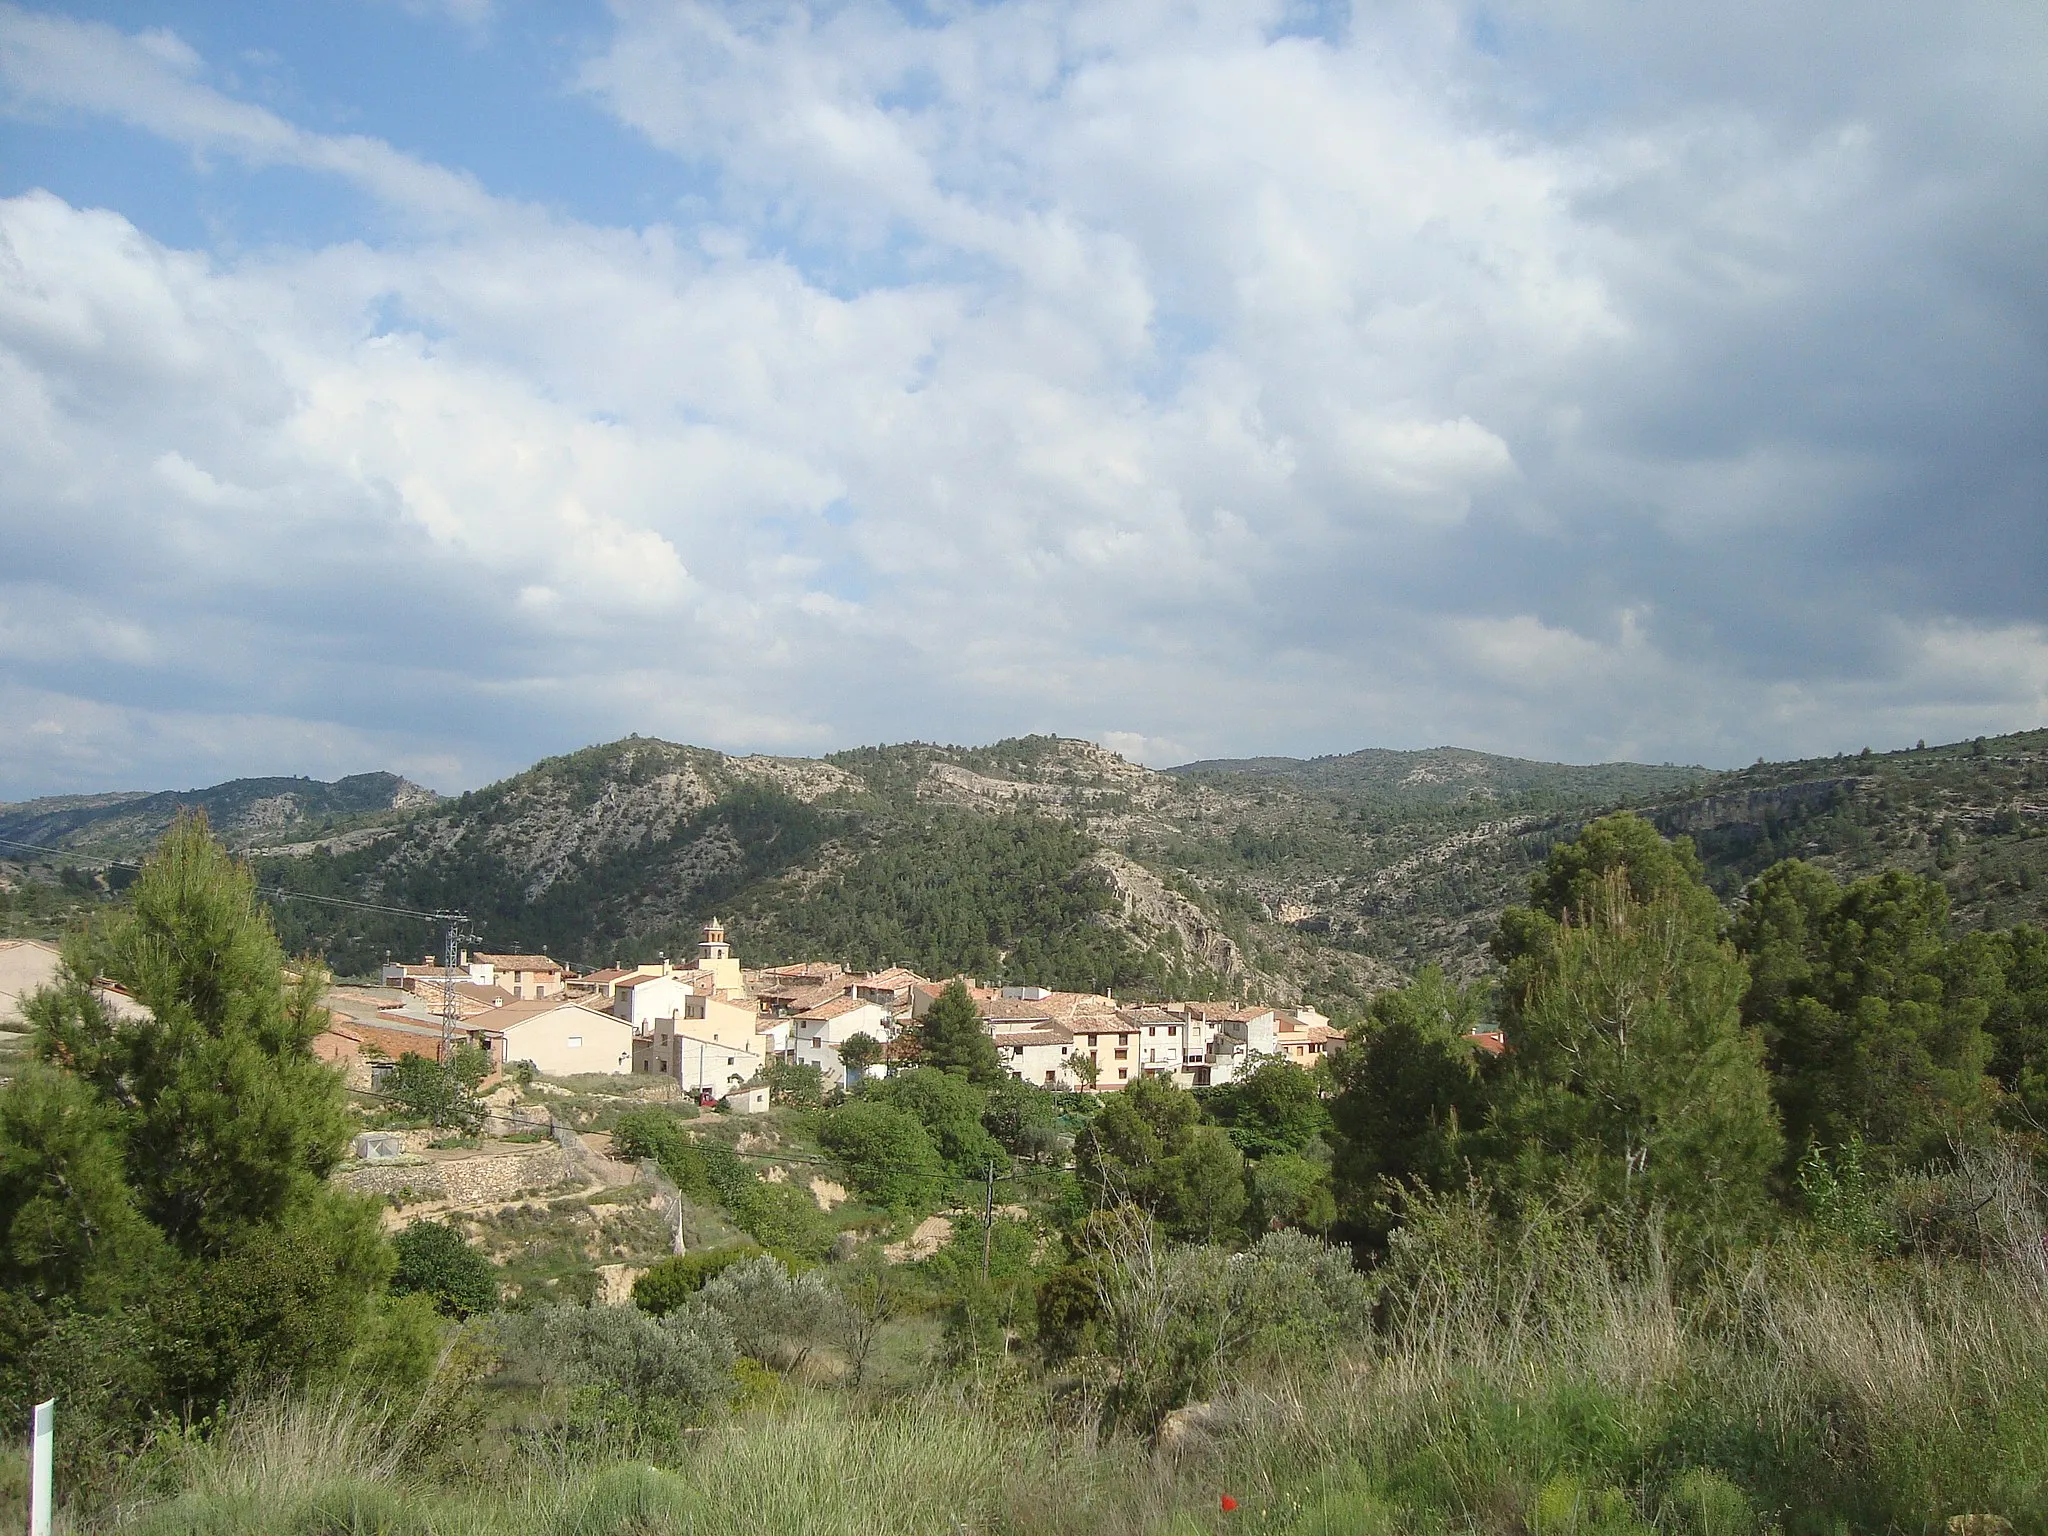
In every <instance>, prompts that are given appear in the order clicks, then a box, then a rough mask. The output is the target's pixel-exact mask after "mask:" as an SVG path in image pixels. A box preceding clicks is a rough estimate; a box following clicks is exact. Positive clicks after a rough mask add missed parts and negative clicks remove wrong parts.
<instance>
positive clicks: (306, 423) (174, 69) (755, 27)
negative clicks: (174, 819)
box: [0, 0, 2048, 792]
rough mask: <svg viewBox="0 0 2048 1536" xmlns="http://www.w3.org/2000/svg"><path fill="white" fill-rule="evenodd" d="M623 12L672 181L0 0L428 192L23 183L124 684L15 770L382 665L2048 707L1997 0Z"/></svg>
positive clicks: (1563, 698)
mask: <svg viewBox="0 0 2048 1536" xmlns="http://www.w3.org/2000/svg"><path fill="white" fill-rule="evenodd" d="M613 14H614V17H615V25H614V30H613V32H612V34H611V35H610V36H609V38H608V39H607V40H606V41H605V42H604V43H603V45H602V46H601V47H600V48H599V49H598V50H597V51H596V52H595V53H594V54H593V55H592V56H590V57H588V58H587V59H584V60H582V61H581V62H580V63H577V64H574V65H573V66H571V67H572V68H573V71H574V74H573V81H572V82H571V83H572V85H573V88H574V89H575V90H577V91H578V92H580V93H581V95H582V98H583V99H584V100H585V101H586V102H588V103H590V104H592V105H593V106H594V107H596V108H597V109H600V110H602V111H605V112H608V113H611V114H613V115H614V117H615V118H616V121H617V122H618V123H620V124H621V125H623V126H624V127H625V128H626V129H628V130H630V131H631V132H633V133H636V134H638V135H641V136H642V137H643V138H644V139H645V140H646V141H647V142H648V143H649V144H652V145H654V146H656V147H657V148H658V150H659V151H660V152H662V153H664V154H667V155H670V156H673V157H676V158H677V159H679V160H682V161H686V162H688V163H689V164H691V165H693V166H696V167H698V168H700V169H701V171H702V172H703V175H704V182H703V187H704V192H703V195H702V197H701V199H700V200H699V201H697V202H694V203H692V204H691V205H689V206H688V207H685V208H677V209H672V210H669V211H667V212H666V213H664V214H663V215H661V216H659V217H656V218H653V219H651V220H649V221H648V222H646V223H644V224H642V225H640V226H638V227H633V228H623V227H598V226H595V225H591V224H587V223H581V222H578V221H575V220H572V219H569V218H567V217H565V216H562V215H559V214H553V213H549V212H546V211H545V210H543V209H541V208H538V207H535V206H530V205H526V204H520V203H515V202H512V201H510V200H508V199H505V198H503V197H500V196H498V195H496V194H494V193H493V192H492V191H490V190H489V189H488V188H486V187H484V186H482V185H481V184H479V183H478V182H477V181H476V180H475V179H474V178H473V177H471V176H470V175H468V174H467V173H466V172H464V171H463V170H462V169H461V168H460V167H459V165H457V166H452V167H451V166H448V165H443V164H439V163H436V162H435V161H434V160H433V159H431V158H429V157H428V156H427V155H426V154H425V153H424V152H421V153H407V152H401V151H399V150H397V149H395V148H393V147H392V146H391V145H390V144H388V143H386V142H384V141H383V140H381V139H378V138H375V137H372V136H370V135H368V134H355V135H333V134H322V133H317V132H314V131H311V130H309V129H306V128H303V127H301V126H299V125H297V124H295V123H293V122H291V121H289V120H288V119H287V118H285V117H283V116H280V115H279V114H278V113H276V112H274V111H273V110H271V109H270V108H268V107H259V106H255V105H252V104H250V103H247V102H244V101H242V100H240V99H238V98H236V97H235V96H233V95H232V94H230V93H229V92H227V91H226V90H224V89H222V88H221V87H220V86H219V85H218V84H217V83H215V76H214V74H213V70H212V66H211V64H210V62H209V60H208V59H207V58H205V57H203V56H202V55H201V54H200V53H198V52H197V51H195V50H194V49H193V48H192V47H191V46H190V45H189V44H188V43H186V42H185V41H184V40H182V39H181V38H179V37H177V36H175V35H173V34H171V33H167V32H146V33H125V32H122V31H120V30H118V29H116V28H112V27H108V26H105V25H101V24H96V23H83V22H77V21H72V20H69V19H66V18H59V17H54V16H51V15H47V14H44V13H39V12H31V11H24V10H19V9H12V8H9V9H0V90H4V92H5V96H4V104H5V109H6V110H8V111H10V112H12V113H15V114H17V115H22V114H30V115H38V116H43V117H49V116H51V115H53V114H54V115H55V116H56V117H58V118H61V117H63V116H64V115H65V114H73V115H82V116H88V117H101V118H106V119H110V120H113V121H116V122H120V123H124V124H127V125H129V126H130V127H131V128H133V129H134V130H135V131H137V132H139V133H144V134H149V135H154V136H156V137H158V138H161V139H163V140H166V141H168V142H171V143H174V144H177V145H180V146H183V147H185V148H186V149H189V150H190V151H191V152H192V153H193V154H194V155H196V156H202V157H206V158H208V159H209V160H213V159H221V160H225V161H231V162H233V163H235V164H238V165H243V166H248V167H280V166H284V167H293V168H296V169H298V170H301V171H308V172H312V173H314V174H316V175H320V176H324V177H331V178H334V179H335V180H337V181H339V182H341V183H345V184H347V185H349V186H351V187H353V188H356V189H357V190H359V191H360V192H362V193H364V194H366V195H367V196H368V197H370V198H372V199H375V200H377V202H378V203H379V204H380V205H381V207H382V209H383V210H384V213H385V215H386V217H387V218H388V219H389V221H390V222H389V224H388V225H384V226H380V227H379V228H378V229H377V230H376V231H374V232H368V231H366V232H365V234H364V236H363V238H360V239H355V240H349V241H345V242H338V243H337V242H318V241H306V242H303V243H301V244H298V245H294V244H292V243H290V242H289V241H281V242H277V243H273V244H272V245H270V246H267V247H266V248H264V249H262V250H259V251H239V250H199V249H175V248H171V247H169V246H166V245H165V244H163V243H161V242H159V241H157V240H154V239H152V238H150V237H149V236H148V235H146V234H145V233H144V232H143V231H142V230H141V229H139V228H138V227H136V225H135V224H133V223H131V222H130V221H129V219H128V218H126V217H124V216H123V214H122V213H121V212H120V211H118V210H114V209H101V208H89V207H82V206H76V205H74V204H73V203H72V202H70V201H67V200H66V199H64V198H63V197H60V196H58V195H56V194H54V193H52V192H29V193H26V194H23V195H21V196H18V197H15V198H13V199H11V200H8V201H5V202H0V452H4V453H5V454H6V456H7V462H8V463H9V465H10V468H11V473H10V475H9V476H8V477H7V478H6V481H5V482H4V483H0V532H4V534H5V536H6V539H7V544H8V547H9V550H10V560H9V562H8V564H9V567H10V569H9V570H7V571H6V572H0V654H4V655H5V656H6V657H7V658H8V661H7V665H8V666H9V667H10V668H11V669H13V671H14V673H15V675H16V677H17V678H18V680H19V684H20V686H22V687H25V688H29V689H32V690H34V691H35V698H36V700H38V701H39V702H37V704H36V706H35V707H36V710H37V711H38V712H39V713H38V716H37V717H38V718H46V719H49V720H52V721H55V722H57V723H59V724H61V725H63V726H64V732H65V735H64V738H63V739H65V740H66V741H72V742H76V741H82V740H92V741H96V742H99V743H101V745H100V746H97V747H94V748H93V749H92V751H93V752H94V753H97V754H98V755H97V756H92V755H91V754H90V753H88V754H87V755H85V756H78V755H72V756H62V755H52V754H50V753H44V754H43V755H41V756H38V755H37V753H36V749H35V748H34V747H33V746H27V747H21V748H19V749H18V751H17V753H16V755H15V756H14V757H13V758H12V759H11V760H10V761H9V762H7V763H4V764H0V786H5V785H9V784H12V785H14V786H17V788H20V787H28V786H34V787H41V788H56V787H62V786H68V785H73V784H75V783H79V782H82V780H81V779H80V778H79V776H80V775H85V777H88V778H90V777H92V775H93V774H97V775H99V776H100V777H98V778H93V782H95V783H97V782H102V781H105V782H112V781H113V779H109V778H107V777H106V776H107V775H112V776H113V778H119V764H120V763H121V762H122V761H123V760H124V759H123V757H122V753H123V752H128V753H130V754H132V760H133V761H135V762H138V763H140V762H149V763H169V762H171V761H174V760H175V759H176V754H177V753H178V752H180V751H187V750H193V749H192V748H190V746H189V743H191V742H192V741H193V740H195V739H196V738H197V735H198V734H201V733H203V728H199V727H193V728H189V729H188V727H187V726H185V725H182V724H177V723H176V722H189V721H214V720H222V721H235V722H250V721H257V722H268V723H266V724H262V725H260V726H258V725H249V724H246V723H244V724H237V725H234V726H232V727H228V728H224V729H223V732H222V738H223V739H224V740H229V741H238V742H243V743H272V744H280V743H283V744H288V743H289V742H291V741H292V740H295V739H305V740H314V739H317V740H319V741H320V742H322V743H324V744H325V745H323V746H322V747H321V749H320V750H322V751H326V752H329V753H342V754H344V755H345V754H346V753H347V752H349V751H361V752H364V753H373V752H383V751H389V750H392V748H391V745H390V744H391V742H392V740H393V739H394V738H393V737H392V735H391V731H392V729H393V727H392V725H391V722H393V721H396V720H402V721H404V722H406V727H405V739H406V742H407V746H406V750H407V751H408V752H410V753H412V754H414V756H415V758H416V759H417V760H420V761H428V760H432V761H437V762H444V763H445V762H448V761H455V762H459V763H461V764H462V765H463V767H462V769H461V772H462V773H463V774H464V775H482V774H487V773H490V772H495V771H500V770H503V769H508V768H512V767H517V766H520V765H521V764H523V763H524V762H526V761H529V760H530V759H531V758H533V757H534V756H537V755H539V753H540V752H542V751H544V750H554V749H558V748H562V747H568V746H573V745H575V744H578V743H579V742H581V741H584V740H589V739H596V738H599V737H604V736H613V735H619V734H623V733H624V732H626V731H628V730H642V731H659V732H662V733H665V734H670V735H676V736H681V737H684V738H686V739H691V740H698V741H702V742H705V743H706V744H709V745H717V746H726V747H734V748H749V747H765V748H772V749H777V750H790V751H815V750H821V749H826V748H829V747H832V746H837V745H845V744H849V743H853V742H858V741H868V740H875V739H881V738H890V737H895V738H901V737H905V736H922V737H937V738H941V739H953V740H963V739H973V738H986V737H990V736H994V735H1002V734H1011V733H1014V732H1017V731H1021V730H1031V729H1057V730H1063V731H1068V732H1073V733H1079V734H1093V735H1094V736H1095V737H1096V739H1099V740H1103V741H1105V742H1111V743H1120V744H1122V745H1121V746H1120V747H1119V750H1125V749H1127V750H1129V751H1130V752H1132V753H1134V754H1136V755H1138V756H1140V757H1142V758H1145V759H1147V760H1161V759H1165V758H1172V759H1184V758H1191V757H1199V756H1212V755H1243V754H1248V753H1253V752H1259V751H1272V750H1288V751H1340V750H1347V749H1351V748H1355V747H1358V746H1362V745H1369V744H1388V745H1421V744H1429V743H1434V742H1441V741H1460V742H1464V743H1467V744H1471V745H1476V746H1483V747H1489V748H1493V749H1497V750H1507V751H1519V752H1528V753H1536V754H1542V755H1556V756H1564V757H1574V758H1585V757H1598V756H1613V755H1636V756H1645V757H1651V758H1655V759H1667V758H1669V759H1680V758H1693V759H1706V760H1710V761H1716V762H1730V761H1741V760H1746V759H1747V758H1749V757H1751V756H1754V755H1755V754H1756V753H1758V752H1764V751H1769V752H1773V753H1780V752H1797V751H1817V750H1832V749H1834V748H1836V747H1838V746H1839V745H1841V744H1842V742H1844V741H1845V740H1850V739H1855V743H1856V744H1857V745H1860V744H1861V739H1862V738H1863V737H1865V736H1870V735H1875V736H1877V737H1879V740H1880V742H1881V741H1882V740H1886V739H1890V740H1900V739H1904V740H1910V739H1912V738H1913V737H1915V736H1920V735H1925V736H1928V737H1929V738H1930V739H1938V738H1939V737H1941V736H1943V735H1952V734H1969V733H1974V732H1976V731H1979V730H1989V729H1996V728H2003V727H2007V726H2013V725H2022V724H2029V723H2038V721H2039V718H2040V715H2041V712H2042V710H2043V708H2044V688H2043V684H2042V671H2041V666H2040V655H2041V647H2042V639H2041V637H2042V633H2043V625H2044V623H2048V612H2044V610H2043V606H2042V603H2043V600H2042V597H2041V590H2040V583H2039V573H2040V572H2041V571H2042V570H2044V569H2048V519H2044V518H2042V517H2041V516H2040V510H2041V508H2042V506H2043V505H2044V504H2048V445H2044V443H2043V442H2042V440H2041V438H2040V434H2039V432H2038V422H2039V421H2040V420H2041V419H2042V417H2043V415H2044V414H2048V412H2044V409H2043V408H2044V406H2048V301H2044V298H2043V294H2042V290H2041V289H2040V286H2039V284H2038V282H2036V281H2034V280H2033V278H2032V275H2031V269H2030V268H2028V266H2027V265H2026V263H2025V261H2024V260H2020V259H2017V258H2016V257H2015V255H2014V252H2016V251H2023V250H2027V249H2035V248H2038V241H2037V240H2036V239H2035V237H2037V236H2039V235H2040V234H2043V233H2048V231H2044V230H2043V229H2042V227H2041V226H2042V224H2043V222H2044V221H2043V218H2042V204H2043V201H2044V200H2043V199H2042V197H2041V195H2040V192H2039V188H2040V187H2041V186H2042V185H2048V176H2044V174H2043V172H2044V171H2048V110H2044V109H2043V108H2042V106H2041V103H2040V101H2039V100H2038V99H2037V93H2035V92H2031V91H2029V90H2027V89H2025V88H2024V87H2025V85H2026V82H2027V81H2028V80H2029V79H2034V80H2037V79H2038V74H2039V67H2040V65H2041V64H2043V63H2044V62H2048V38H2044V37H2043V36H2042V33H2041V29H2040V28H2039V27H2033V28H2029V27H2028V26H2026V25H2023V24H2019V23H2016V22H2014V21H2013V20H2012V19H2011V13H2010V12H2009V11H2006V10H2002V9H1999V8H1977V9H1972V8H1969V7H1964V8H1963V9H1961V10H1959V11H1956V12H1954V13H1953V14H1952V15H1949V16H1947V17H1946V18H1945V19H1944V20H1943V21H1942V23H1941V24H1940V25H1935V24H1934V23H1933V22H1931V21H1928V20H1926V19H1924V18H1922V19H1918V20H1916V19H1914V18H1913V17H1911V16H1907V15H1905V14H1904V12H1903V9H1902V10H1901V11H1900V12H1899V13H1897V14H1893V13H1886V14H1885V15H1884V16H1883V17H1882V18H1881V19H1880V22H1879V23H1878V24H1873V25H1872V26H1870V27H1868V28H1866V29H1863V30H1861V31H1860V32H1859V35H1858V36H1857V37H1856V38H1855V39H1854V40H1853V43H1849V44H1843V45H1841V46H1837V45H1836V41H1838V40H1835V41H1831V38H1830V35H1828V34H1825V33H1823V32H1820V31H1816V30H1815V28H1816V27H1818V25H1819V24H1818V23H1814V22H1809V21H1801V20H1793V19H1787V18H1786V17H1785V16H1783V15H1782V14H1780V13H1779V12H1777V11H1775V10H1771V9H1769V8H1756V9H1748V8H1743V7H1737V8H1736V9H1734V10H1733V11H1729V12H1727V13H1726V14H1725V15H1717V18H1716V22H1715V24H1714V26H1713V27H1709V28H1705V29H1704V30H1702V28H1701V26H1700V25H1698V24H1695V23H1694V22H1693V21H1692V20H1691V19H1689V18H1677V17H1673V18H1667V19H1665V20H1663V21H1657V20H1653V19H1651V18H1650V17H1648V16H1647V14H1646V13H1644V12H1642V11H1641V10H1640V9H1637V8H1628V7H1621V8H1611V7H1607V6H1604V5H1593V4H1584V5H1580V4H1573V5H1569V6H1565V7H1559V8H1551V7H1544V8H1540V9H1531V10H1526V11H1525V10H1522V9H1518V8H1516V7H1512V6H1510V7H1507V8H1503V9H1501V10H1499V11H1498V12H1493V11H1489V13H1488V15H1489V17H1490V18H1491V20H1490V21H1489V22H1488V23H1487V25H1486V26H1485V27H1482V26H1481V24H1480V21H1479V19H1478V18H1477V15H1476V13H1465V12H1460V11H1459V10H1457V9H1455V8H1443V7H1435V6H1420V5H1419V6H1415V7H1403V6H1396V7H1393V8H1388V9H1384V10H1377V11H1373V12H1370V13H1365V12H1361V13H1357V14H1354V15H1353V16H1352V17H1351V19H1350V21H1349V23H1348V25H1347V26H1345V27H1343V28H1340V29H1336V30H1334V31H1331V32H1330V33H1329V34H1328V35H1326V36H1314V37H1311V36H1303V35H1299V34H1298V32H1297V31H1295V30H1290V26H1289V25H1288V13H1286V12H1285V11H1284V10H1283V8H1281V7H1279V6H1278V5H1261V4H1253V3H1246V4H1216V5H1208V6H1202V7H1186V8H1178V9H1174V8H1165V7H1158V8H1154V7H1147V6H1134V7H1107V8H1105V7H1099V6H1092V7H1091V6H1080V5H1061V4H1043V5H1041V4H1008V5H995V6H987V7H975V8H966V9H959V10H951V9H948V10H944V11H941V12H937V13H933V14H932V15H930V16H925V17H922V18H921V19H911V18H907V17H906V16H905V15H904V14H903V13H901V12H900V11H898V10H897V9H895V8H891V7H886V6H881V5H876V4H866V3H860V0H852V3H845V4H836V5H819V6H803V5H796V4H777V5H764V6H732V7H717V6H708V5H697V4H671V3H658V0H620V3H619V4H617V5H616V6H615V8H614V13H613ZM484 20H485V21H487V22H488V34H489V37H490V38H492V39H495V38H499V37H501V36H503V34H504V33H505V31H506V29H507V28H509V27H510V26H511V25H512V24H513V23H512V19H511V18H510V16H509V15H494V16H490V17H486V18H484ZM481 25H483V22H481V21H480V22H479V26H481ZM469 46H473V47H478V48H482V47H485V46H488V44H487V43H486V42H478V41H475V40H472V42H471V43H470V45H469ZM2030 240H2034V241H2035V243H2034V244H2031V245H2030V244H2029V243H2028V242H2029V241H2030ZM86 550H91V551H93V552H94V555H93V558H91V559H89V560H88V559H85V558H83V556H82V552H83V551H86ZM53 701H54V702H53ZM67 701H68V702H67ZM153 711H160V712H161V713H162V714H163V716H164V719H165V720H166V721H167V722H172V723H170V724H166V725H165V726H164V727H163V728H162V729H161V730H156V729H154V728H151V727H146V726H145V725H144V724H143V723H142V722H144V721H146V720H147V719H149V718H153V716H152V712H153ZM293 722H296V723H293ZM1107 722H1113V724H1114V729H1110V728H1109V725H1108V724H1107ZM296 731H303V732H306V733H310V734H308V735H306V736H304V737H295V736H294V734H293V733H294V732H296ZM323 731H324V732H327V733H328V734H326V735H321V734H320V733H321V732H323ZM67 750H71V749H67ZM79 750H83V749H79ZM252 750H254V749H253V748H252ZM261 750H263V751H268V750H270V747H268V746H264V747H262V748H261ZM208 760H209V761H211V759H208ZM88 762H91V763H95V764H98V765H99V766H97V767H95V768H93V769H92V773H91V774H87V772H86V769H85V768H84V767H83V766H82V765H84V764H86V763H88ZM38 763H42V764H44V765H46V766H45V767H43V768H38V767H37V766H36V765H37V764H38ZM354 765H355V766H357V767H370V766H377V765H378V763H377V762H376V761H373V760H371V759H369V758H365V759H363V760H361V761H357V762H356V763H355V764H354ZM67 775H69V777H67ZM466 781H467V780H466V779H465V782H466ZM122 782H127V781H126V780H123V781H122ZM0 792H4V790H0Z"/></svg>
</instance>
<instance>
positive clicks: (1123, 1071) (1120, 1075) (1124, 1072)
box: [1116, 1067, 1131, 1081]
mask: <svg viewBox="0 0 2048 1536" xmlns="http://www.w3.org/2000/svg"><path fill="white" fill-rule="evenodd" d="M1116 1075H1117V1079H1118V1080H1119V1081H1122V1080H1123V1079H1125V1078H1127V1077H1129V1076H1130V1075H1131V1069H1130V1068H1129V1067H1118V1068H1117V1069H1116Z"/></svg>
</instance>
